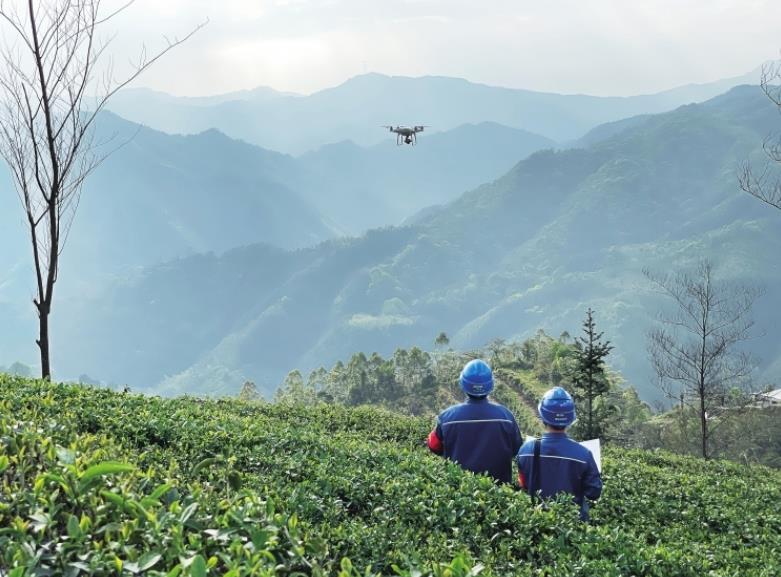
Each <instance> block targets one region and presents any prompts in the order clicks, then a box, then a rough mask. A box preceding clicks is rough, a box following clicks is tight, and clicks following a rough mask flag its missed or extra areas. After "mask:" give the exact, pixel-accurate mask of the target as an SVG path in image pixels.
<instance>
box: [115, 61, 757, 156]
mask: <svg viewBox="0 0 781 577" xmlns="http://www.w3.org/2000/svg"><path fill="white" fill-rule="evenodd" d="M758 82H759V71H758V70H755V71H752V72H750V73H748V74H745V75H743V76H740V77H736V78H729V79H724V80H719V81H716V82H712V83H708V84H693V85H687V86H682V87H679V88H674V89H672V90H667V91H663V92H659V93H657V94H649V95H640V96H630V97H598V96H587V95H580V94H573V95H564V94H553V93H546V92H535V91H532V90H521V89H510V88H501V87H494V86H487V85H484V84H475V83H472V82H468V81H466V80H463V79H460V78H450V77H442V76H424V77H419V78H411V77H405V76H386V75H382V74H376V73H371V74H364V75H361V76H356V77H354V78H351V79H349V80H347V81H346V82H344V83H342V84H340V85H339V86H335V87H333V88H328V89H325V90H320V91H318V92H315V93H313V94H310V95H307V96H302V95H293V94H285V93H279V92H276V91H273V90H271V89H269V88H259V89H257V90H256V91H252V92H242V93H232V94H228V95H221V96H214V97H206V98H177V97H173V96H170V95H167V94H164V93H160V92H154V91H150V90H145V89H134V90H128V91H125V92H120V93H119V94H117V95H116V97H115V98H114V99H113V100H112V101H111V104H110V106H111V109H112V110H113V111H114V112H116V113H117V114H119V115H120V116H122V117H124V118H127V119H129V120H132V121H135V122H139V123H141V124H144V125H146V126H150V127H153V128H156V129H159V130H163V131H165V132H169V133H176V134H178V133H182V134H193V133H198V132H202V131H204V130H207V129H209V128H217V129H219V130H220V131H222V132H224V133H225V134H227V135H229V136H231V137H233V138H239V139H241V140H245V141H247V142H250V143H253V144H257V145H259V146H261V147H264V148H268V149H271V150H277V151H280V152H285V153H291V154H296V155H298V154H303V153H305V152H307V151H312V150H316V149H318V148H320V147H322V146H324V145H326V144H331V143H334V142H340V141H343V140H352V141H353V142H355V143H357V144H359V145H364V146H365V145H373V144H378V143H379V142H381V141H382V139H383V138H385V137H386V136H385V135H383V133H382V130H381V128H380V127H381V126H382V125H386V124H393V125H397V124H408V125H409V124H427V125H431V128H430V130H432V131H446V130H452V129H453V128H457V127H458V126H461V125H463V124H478V123H482V122H495V123H498V124H502V125H505V126H509V127H512V128H520V129H523V130H527V131H530V132H533V133H535V134H539V135H542V136H544V137H546V138H549V139H551V140H554V141H557V142H565V141H570V140H574V139H576V138H579V137H580V136H582V135H583V134H584V133H585V132H587V131H588V130H590V129H592V128H594V127H596V126H597V125H600V124H603V123H606V122H611V121H615V120H620V119H623V118H627V117H630V116H635V115H638V114H645V113H658V112H664V111H668V110H671V109H673V108H675V107H677V106H680V105H683V104H689V103H691V102H701V101H704V100H707V99H708V98H712V97H714V96H716V95H718V94H721V93H723V92H725V91H726V90H728V89H729V88H732V87H734V86H737V85H739V84H746V83H750V84H756V83H758Z"/></svg>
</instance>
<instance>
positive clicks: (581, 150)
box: [54, 86, 781, 398]
mask: <svg viewBox="0 0 781 577" xmlns="http://www.w3.org/2000/svg"><path fill="white" fill-rule="evenodd" d="M777 123H778V115H777V111H776V109H775V107H774V106H772V104H771V103H770V102H769V101H768V100H767V99H766V98H765V97H764V96H763V95H762V94H761V92H760V91H759V89H758V88H757V87H756V86H754V87H751V86H743V87H739V88H736V89H733V90H731V91H729V92H728V93H726V94H724V95H721V96H718V97H716V98H714V99H711V100H709V101H707V102H705V103H702V104H693V105H687V106H683V107H680V108H678V109H676V110H674V111H672V112H669V113H664V114H658V115H647V116H644V117H642V118H639V119H634V120H632V121H627V122H625V123H623V125H622V126H612V127H606V128H604V129H602V130H600V131H598V133H597V134H596V135H594V134H592V138H591V140H590V141H589V142H586V143H582V144H580V147H576V148H571V149H566V150H544V151H540V152H536V153H534V154H532V155H531V156H529V157H528V158H526V159H524V160H521V161H520V162H518V163H517V164H516V165H515V166H514V167H513V168H512V169H510V170H509V172H507V173H506V174H505V175H504V176H502V177H501V178H498V179H496V180H493V181H491V182H488V183H486V184H483V185H481V186H479V187H477V188H475V189H473V190H471V191H469V192H467V193H465V194H463V195H461V196H459V197H458V198H456V199H455V200H452V201H450V202H448V203H447V204H446V205H444V206H442V207H440V208H437V209H432V210H428V211H425V212H423V213H420V214H419V215H418V217H417V218H415V219H411V220H410V221H409V224H408V225H406V226H401V227H391V228H384V229H380V230H373V231H369V232H367V233H365V234H364V235H362V236H360V237H357V238H342V239H333V240H328V241H326V242H324V243H321V244H318V245H316V246H314V247H310V248H301V249H297V250H285V249H282V248H275V247H271V246H268V245H253V246H247V247H244V248H239V249H232V250H229V251H228V252H226V253H224V254H222V255H218V254H202V255H195V256H192V257H187V258H181V259H178V260H175V261H171V262H168V263H166V264H162V265H157V266H152V267H145V268H144V269H142V270H140V271H138V272H137V273H136V274H133V275H130V276H128V277H127V278H124V279H121V280H118V281H117V282H115V283H113V284H111V285H110V286H109V287H108V288H106V289H104V290H101V291H96V292H95V293H94V294H89V295H82V296H79V297H74V298H70V299H68V300H67V301H65V302H61V303H60V310H59V313H58V314H57V323H56V325H55V327H56V329H55V340H54V343H55V347H56V351H57V359H56V360H57V363H58V366H59V367H60V368H59V370H60V371H62V372H63V373H66V374H74V375H75V374H80V373H83V372H87V373H89V374H90V375H92V376H94V377H97V378H100V379H103V380H105V381H110V382H115V383H128V384H130V385H131V386H133V387H143V386H147V387H149V389H148V390H151V391H155V392H162V393H166V394H173V393H182V392H189V393H212V394H220V393H235V392H236V391H237V390H238V387H239V386H240V384H241V382H242V381H243V380H244V379H252V380H254V381H255V382H256V383H257V384H258V385H259V386H260V387H261V388H262V389H263V390H264V391H265V392H266V393H270V392H271V391H273V389H274V388H275V387H276V385H278V383H279V382H280V381H281V380H282V378H283V377H284V375H285V374H286V373H287V372H288V371H289V370H291V369H293V368H299V369H303V370H309V369H312V368H316V367H317V366H320V365H326V366H329V365H330V364H332V363H334V362H335V361H336V360H338V359H346V358H348V357H349V356H350V355H351V354H352V353H354V352H356V351H359V350H363V351H366V352H371V351H375V350H376V351H378V352H380V353H381V354H385V355H387V354H389V353H391V352H392V351H393V349H394V348H396V347H409V346H412V345H418V346H423V347H427V348H428V347H430V344H431V343H432V341H433V339H434V337H435V336H436V335H437V334H438V333H439V332H440V331H446V332H447V334H448V335H450V337H451V345H452V346H454V347H455V348H462V349H466V348H470V347H476V346H482V345H484V344H485V343H487V342H488V341H490V340H492V339H493V338H496V337H502V338H513V337H523V336H528V335H530V334H533V333H534V332H535V331H536V330H537V329H539V328H543V329H545V330H546V331H548V332H549V333H552V334H557V331H564V330H567V331H568V332H570V334H575V333H577V332H578V331H579V327H580V323H581V320H582V318H583V316H584V314H585V310H586V308H588V307H592V308H594V309H595V311H596V320H597V323H598V326H599V329H600V330H603V331H605V334H606V336H607V337H608V338H610V340H611V341H612V342H613V344H614V345H615V347H616V348H615V350H614V352H613V353H612V355H611V358H610V363H611V366H613V367H614V368H615V369H618V370H621V371H622V373H623V374H624V375H625V376H626V378H627V379H628V380H629V381H630V382H631V383H633V384H635V385H636V386H637V387H638V388H639V389H640V390H641V392H642V393H643V394H644V395H645V396H646V398H652V397H654V395H655V392H654V388H653V384H652V378H651V375H650V372H649V363H648V362H647V358H646V353H645V334H646V333H647V331H648V330H649V329H650V328H651V327H652V326H653V325H654V322H655V318H656V316H657V313H658V311H660V310H661V309H663V308H664V307H665V306H668V305H669V303H665V301H664V299H662V298H661V297H660V296H659V295H658V294H657V293H655V292H654V291H653V290H652V287H650V286H649V283H648V282H647V281H646V279H645V278H644V276H643V270H644V269H650V270H652V271H656V272H661V273H664V272H668V271H673V270H680V269H686V268H688V267H692V266H694V265H695V264H696V263H697V261H698V260H699V259H702V258H706V257H707V258H711V259H712V260H713V261H714V262H715V264H716V269H717V274H718V275H719V276H720V278H723V279H726V280H729V281H736V282H744V283H750V284H758V285H762V286H764V287H765V288H766V289H767V294H766V295H765V296H764V297H763V298H762V299H761V300H760V301H759V302H758V303H757V304H756V307H755V316H756V318H757V319H759V321H760V322H759V325H760V328H761V329H762V330H764V331H765V334H764V336H762V337H761V338H757V339H755V340H754V341H752V342H751V347H752V351H753V352H755V353H756V354H757V355H758V356H760V357H761V358H762V359H763V364H762V366H761V371H760V372H758V373H757V375H756V377H757V379H758V380H760V381H764V380H768V379H774V378H777V377H778V375H779V374H781V346H779V345H778V344H777V343H778V342H781V341H779V338H778V336H779V335H778V334H777V328H776V327H778V326H779V324H780V323H779V321H781V318H779V317H780V316H781V313H779V312H778V308H777V307H776V306H774V303H776V302H778V300H779V298H781V292H780V291H781V289H779V287H781V283H780V282H779V280H781V270H780V269H779V266H778V262H777V255H778V254H779V251H781V234H780V233H781V227H780V226H779V218H781V215H779V214H778V213H775V212H772V211H771V210H770V209H768V208H766V207H764V206H762V205H760V204H759V203H758V202H756V201H755V200H754V199H752V198H751V197H749V196H748V195H745V194H743V193H741V192H739V191H738V187H737V182H736V168H737V166H738V164H739V163H740V162H741V161H742V160H744V159H746V158H759V155H760V154H761V146H762V142H763V139H764V138H765V136H766V134H767V132H768V130H769V129H770V128H771V127H773V126H776V125H777Z"/></svg>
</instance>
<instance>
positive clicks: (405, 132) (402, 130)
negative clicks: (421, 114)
mask: <svg viewBox="0 0 781 577" xmlns="http://www.w3.org/2000/svg"><path fill="white" fill-rule="evenodd" d="M383 128H387V129H388V131H390V132H395V133H396V146H399V145H402V144H411V145H412V146H415V144H417V141H418V139H417V136H416V135H417V133H418V132H423V129H424V128H426V127H425V126H387V125H386V126H383Z"/></svg>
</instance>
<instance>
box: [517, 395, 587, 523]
mask: <svg viewBox="0 0 781 577" xmlns="http://www.w3.org/2000/svg"><path fill="white" fill-rule="evenodd" d="M537 412H538V413H539V416H540V420H541V421H542V422H543V424H544V425H545V434H543V436H542V438H541V439H530V440H528V441H526V443H524V445H523V447H521V450H520V452H519V453H518V456H517V457H516V461H517V463H518V481H519V482H520V484H521V487H522V488H524V489H526V491H527V492H528V493H529V494H530V495H531V496H532V498H534V497H535V496H536V495H538V494H539V495H540V496H541V497H542V498H543V499H548V498H551V497H555V496H556V495H558V494H560V493H569V494H571V495H573V497H574V499H575V502H576V503H577V504H578V505H579V506H580V518H581V519H583V520H584V521H587V520H588V508H589V504H588V501H589V500H591V501H596V500H597V499H599V496H600V495H601V494H602V478H601V477H600V474H599V469H598V468H597V463H596V461H595V460H594V456H593V455H592V454H591V451H589V450H588V449H587V448H586V447H584V446H583V445H581V444H580V443H578V442H576V441H573V440H572V439H570V438H569V437H568V436H567V433H566V430H567V427H569V426H570V425H572V423H574V422H575V418H576V415H575V402H574V401H573V400H572V397H571V396H570V394H569V393H568V392H567V391H565V390H564V389H563V388H561V387H554V388H553V389H551V390H549V391H548V392H546V393H545V395H543V397H542V400H541V401H540V403H539V405H538V406H537Z"/></svg>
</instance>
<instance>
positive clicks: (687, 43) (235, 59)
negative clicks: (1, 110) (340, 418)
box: [107, 0, 781, 95]
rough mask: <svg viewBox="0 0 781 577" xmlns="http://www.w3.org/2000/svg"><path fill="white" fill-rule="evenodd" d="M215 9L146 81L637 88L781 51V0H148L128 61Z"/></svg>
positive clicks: (185, 88) (123, 45)
mask: <svg viewBox="0 0 781 577" xmlns="http://www.w3.org/2000/svg"><path fill="white" fill-rule="evenodd" d="M111 1H112V2H118V1H119V0H111ZM122 1H124V0H122ZM206 19H208V20H209V24H208V25H207V26H206V27H205V28H204V29H203V30H201V31H200V32H199V33H198V34H197V35H196V36H194V37H193V38H192V39H191V40H189V41H188V42H187V43H186V44H185V45H183V46H181V47H179V48H177V50H176V51H175V53H172V54H169V55H168V56H167V57H166V58H165V60H163V61H160V62H158V63H157V64H156V65H155V66H154V68H153V69H152V70H150V71H149V72H148V73H146V74H145V75H144V76H143V77H142V78H141V79H139V81H138V82H137V83H136V86H147V87H151V88H155V89H159V90H163V91H166V92H170V93H172V94H178V95H207V94H216V93H222V92H228V91H233V90H240V89H246V88H254V87H256V86H271V87H273V88H276V89H278V90H286V91H293V92H301V93H311V92H314V91H317V90H320V89H322V88H326V87H329V86H334V85H337V84H339V83H341V82H343V81H344V80H346V79H348V78H350V77H352V76H355V75H358V74H361V73H363V72H380V73H384V74H391V75H407V76H422V75H445V76H457V77H461V78H466V79H468V80H472V81H475V82H482V83H486V84H492V85H498V86H508V87H514V88H529V89H534V90H544V91H554V92H563V93H588V94H598V95H631V94H640V93H649V92H656V91H659V90H664V89H667V88H671V87H674V86H678V85H682V84H687V83H691V82H708V81H712V80H717V79H720V78H725V77H730V76H738V75H741V74H744V73H746V72H749V71H750V70H752V69H754V68H756V67H757V66H759V65H760V64H761V63H762V62H764V61H767V60H770V59H776V58H779V54H780V53H779V50H780V49H781V1H779V0H137V1H136V3H135V4H134V5H133V6H131V7H130V8H129V9H128V10H127V11H126V12H125V13H123V14H122V15H121V16H120V17H118V18H117V19H116V20H115V21H114V22H113V23H112V24H111V26H110V27H109V28H111V29H113V30H115V31H116V32H117V33H118V36H117V38H116V40H115V43H114V45H113V47H112V48H113V52H114V54H116V56H117V63H118V64H121V63H122V62H126V61H127V58H129V57H130V56H131V55H133V54H135V53H136V52H137V50H138V48H139V46H140V45H141V44H142V43H143V44H146V45H147V46H148V48H149V49H154V48H155V47H159V46H161V44H162V42H163V41H162V37H163V35H169V36H176V35H182V34H184V33H186V32H187V31H188V30H189V29H190V28H191V27H192V26H194V25H196V24H197V23H198V22H201V21H203V20H206ZM107 32H108V30H107Z"/></svg>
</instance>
